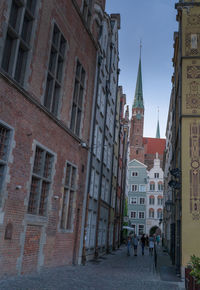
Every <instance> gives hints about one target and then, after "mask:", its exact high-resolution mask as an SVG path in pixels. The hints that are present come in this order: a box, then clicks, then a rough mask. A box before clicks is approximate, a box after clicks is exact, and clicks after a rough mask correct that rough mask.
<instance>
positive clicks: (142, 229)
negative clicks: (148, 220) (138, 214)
mask: <svg viewBox="0 0 200 290" xmlns="http://www.w3.org/2000/svg"><path fill="white" fill-rule="evenodd" d="M138 234H139V235H143V234H144V225H139V228H138Z"/></svg>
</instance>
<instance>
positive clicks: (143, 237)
mask: <svg viewBox="0 0 200 290" xmlns="http://www.w3.org/2000/svg"><path fill="white" fill-rule="evenodd" d="M140 241H141V246H142V256H144V247H145V243H146V238H145V236H144V234H143V235H142V237H141V239H140Z"/></svg>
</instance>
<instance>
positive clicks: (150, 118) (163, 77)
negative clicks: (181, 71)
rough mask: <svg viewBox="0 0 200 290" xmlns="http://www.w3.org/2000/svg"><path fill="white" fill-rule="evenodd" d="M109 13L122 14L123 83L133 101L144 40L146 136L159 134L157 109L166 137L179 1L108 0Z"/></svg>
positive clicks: (163, 135)
mask: <svg viewBox="0 0 200 290" xmlns="http://www.w3.org/2000/svg"><path fill="white" fill-rule="evenodd" d="M106 2H107V3H106V11H107V13H109V14H111V13H120V14H121V30H120V31H119V47H120V52H119V56H120V63H119V68H120V70H121V72H120V79H119V85H122V86H123V91H124V93H125V94H126V96H127V104H128V105H129V108H130V114H131V108H132V104H133V99H134V94H135V86H136V78H137V71H138V63H139V46H140V39H141V40H142V77H143V97H144V105H145V121H144V136H145V137H155V135H156V125H157V115H158V114H157V111H158V107H159V110H160V114H159V120H160V134H161V138H164V137H165V130H166V122H167V115H168V107H169V99H170V93H171V87H172V85H171V77H172V74H173V66H172V57H173V35H174V31H177V29H178V23H177V22H176V10H175V8H174V6H175V3H176V2H178V0H142V1H141V0H139V1H138V0H107V1H106Z"/></svg>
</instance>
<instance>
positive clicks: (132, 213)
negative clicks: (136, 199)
mask: <svg viewBox="0 0 200 290" xmlns="http://www.w3.org/2000/svg"><path fill="white" fill-rule="evenodd" d="M131 218H132V219H136V218H137V212H136V211H131Z"/></svg>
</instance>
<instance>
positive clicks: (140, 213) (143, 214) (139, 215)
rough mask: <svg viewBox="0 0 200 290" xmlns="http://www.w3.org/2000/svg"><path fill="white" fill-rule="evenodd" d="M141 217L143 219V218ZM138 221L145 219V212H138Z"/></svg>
mask: <svg viewBox="0 0 200 290" xmlns="http://www.w3.org/2000/svg"><path fill="white" fill-rule="evenodd" d="M141 215H142V216H143V217H141ZM138 219H145V212H144V211H138Z"/></svg>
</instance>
